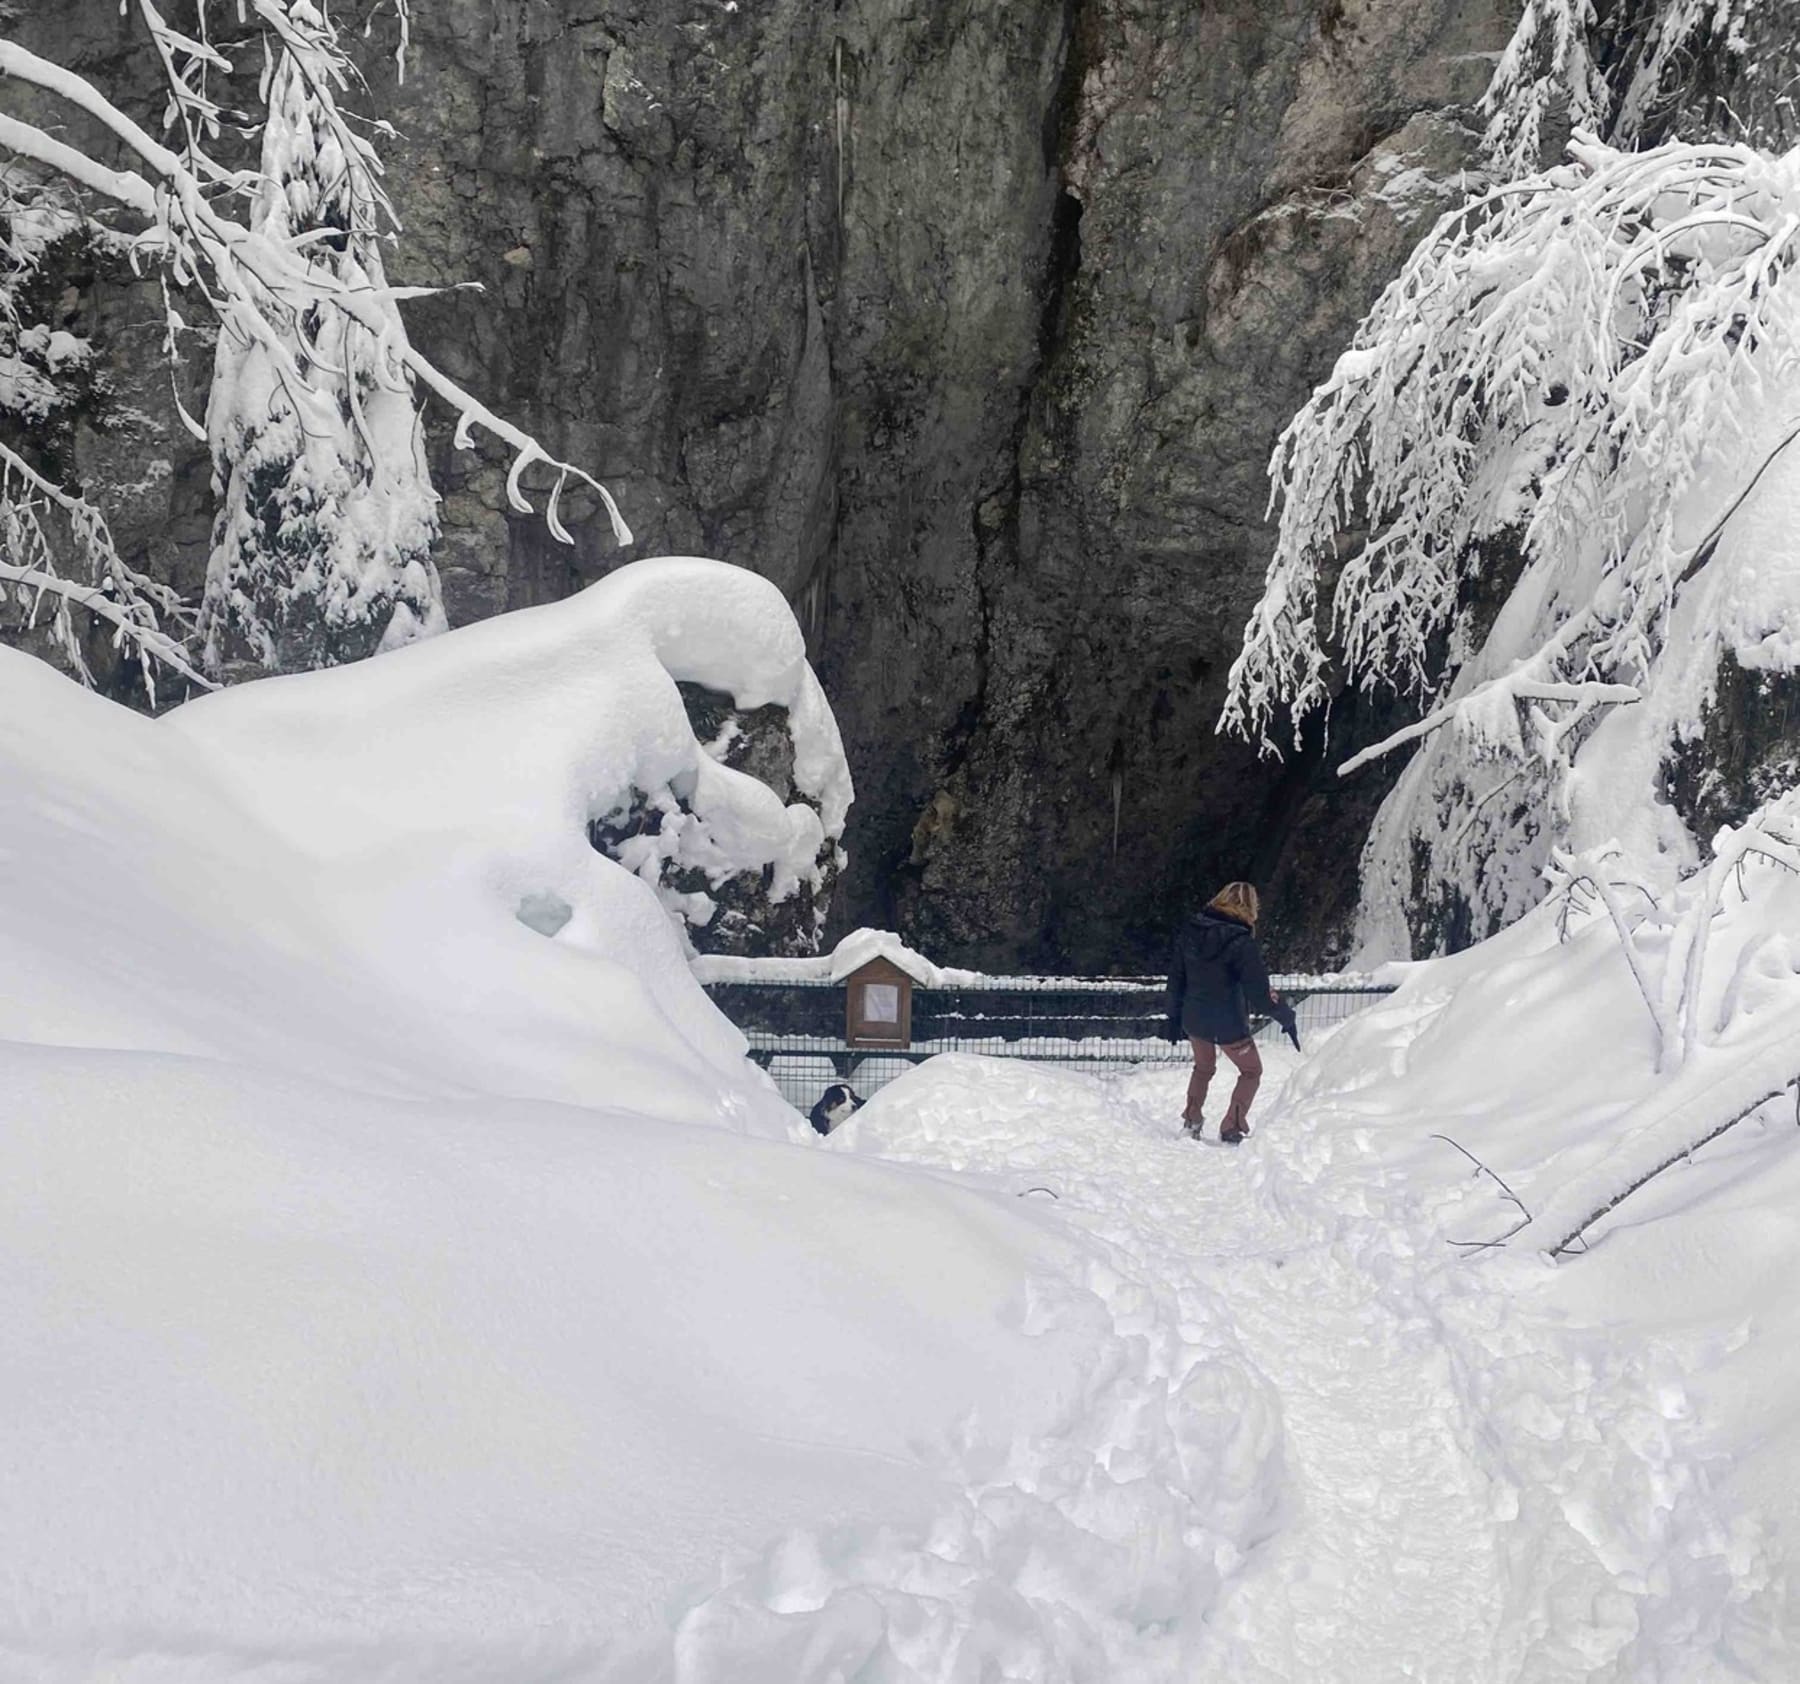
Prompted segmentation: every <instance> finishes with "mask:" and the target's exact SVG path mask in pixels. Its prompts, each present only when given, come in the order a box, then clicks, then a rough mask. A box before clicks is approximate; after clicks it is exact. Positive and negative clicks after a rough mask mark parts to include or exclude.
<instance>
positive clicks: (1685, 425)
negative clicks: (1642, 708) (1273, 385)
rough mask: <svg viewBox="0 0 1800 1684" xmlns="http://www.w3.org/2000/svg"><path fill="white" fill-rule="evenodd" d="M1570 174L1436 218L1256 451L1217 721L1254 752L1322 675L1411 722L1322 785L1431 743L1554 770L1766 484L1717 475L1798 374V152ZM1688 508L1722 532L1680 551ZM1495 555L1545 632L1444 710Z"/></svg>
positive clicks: (1578, 158) (1734, 153) (1614, 163)
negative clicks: (1354, 686) (1708, 509)
mask: <svg viewBox="0 0 1800 1684" xmlns="http://www.w3.org/2000/svg"><path fill="white" fill-rule="evenodd" d="M1571 152H1572V158H1571V162H1570V163H1568V164H1566V165H1564V166H1562V167H1561V168H1558V169H1555V170H1551V171H1549V172H1546V173H1545V174H1543V175H1541V176H1538V177H1534V178H1532V179H1531V180H1529V181H1525V182H1516V183H1510V184H1508V185H1506V186H1505V187H1501V188H1496V189H1494V190H1492V191H1491V192H1489V193H1487V194H1484V195H1482V196H1481V197H1480V198H1478V199H1476V200H1474V201H1473V202H1472V203H1470V204H1468V205H1465V206H1463V207H1461V208H1459V209H1458V210H1456V211H1453V212H1451V213H1450V214H1448V215H1447V216H1445V217H1444V218H1443V219H1442V220H1441V221H1440V222H1439V224H1438V225H1437V227H1436V229H1435V230H1434V231H1433V233H1432V234H1431V235H1430V236H1429V237H1428V238H1427V239H1426V240H1425V241H1424V242H1423V243H1422V244H1421V246H1420V248H1419V249H1418V250H1417V251H1416V252H1415V253H1414V254H1413V256H1412V258H1411V259H1410V260H1409V261H1408V263H1407V265H1406V267H1405V268H1404V269H1403V270H1402V272H1401V274H1400V275H1399V276H1398V277H1397V278H1396V279H1395V281H1394V282H1393V283H1392V285H1391V286H1389V288H1388V289H1387V291H1386V292H1385V293H1384V294H1383V295H1382V297H1381V299H1380V300H1379V301H1378V302H1377V304H1376V306H1375V308H1374V309H1373V310H1372V311H1371V313H1370V315H1369V317H1368V319H1367V320H1366V321H1365V322H1364V323H1363V325H1362V327H1361V329H1360V330H1359V331H1358V333H1357V335H1356V338H1355V340H1354V342H1353V343H1352V345H1351V347H1350V349H1349V350H1348V351H1346V352H1345V354H1344V355H1343V356H1342V357H1341V358H1340V359H1339V361H1338V364H1337V366H1336V368H1335V369H1334V370H1333V372H1332V374H1331V376H1330V378H1329V379H1328V380H1326V381H1325V382H1324V384H1323V385H1321V386H1320V387H1319V389H1318V391H1316V392H1315V393H1314V394H1313V396H1312V398H1311V400H1310V401H1309V402H1308V403H1307V405H1306V406H1305V408H1304V409H1302V410H1301V411H1300V413H1299V414H1298V415H1297V416H1295V418H1294V420H1293V422H1292V423H1291V424H1290V425H1289V427H1288V428H1287V430H1286V431H1285V432H1284V433H1283V435H1282V437H1281V440H1280V442H1279V443H1278V445H1277V447H1276V450H1275V454H1274V458H1273V460H1272V462H1271V464H1270V477H1271V481H1272V486H1273V491H1272V502H1273V504H1275V505H1277V506H1279V508H1280V529H1279V535H1278V539H1277V545H1276V552H1275V557H1274V560H1273V561H1272V563H1271V565H1270V568H1269V573H1268V578H1267V581H1266V585H1265V590H1264V594H1263V597H1262V600H1261V601H1260V602H1259V603H1258V605H1257V607H1256V609H1255V610H1254V611H1253V613H1252V615H1251V618H1250V621H1249V623H1248V625H1247V626H1246V628H1245V637H1244V647H1243V651H1242V653H1241V654H1240V655H1239V657H1238V660H1237V662H1236V663H1235V665H1234V666H1233V668H1232V672H1231V680H1230V693H1229V697H1228V701H1227V704H1226V707H1225V711H1224V715H1223V718H1222V721H1221V723H1222V725H1223V727H1224V728H1226V729H1230V730H1235V731H1237V732H1240V733H1241V734H1243V735H1246V736H1249V737H1251V738H1253V739H1255V740H1258V741H1259V742H1260V743H1261V744H1262V746H1263V747H1264V749H1265V751H1267V752H1278V750H1277V748H1276V740H1275V733H1276V730H1277V728H1278V726H1279V725H1280V724H1281V722H1282V721H1283V720H1284V719H1287V720H1292V721H1293V722H1294V726H1295V729H1296V730H1297V729H1298V724H1299V721H1300V720H1301V719H1303V718H1304V717H1305V715H1307V714H1308V713H1310V712H1313V711H1316V710H1318V709H1320V708H1322V707H1323V706H1325V705H1326V704H1327V702H1328V701H1329V698H1330V695H1331V692H1332V689H1333V688H1334V685H1335V683H1336V682H1337V680H1336V677H1335V675H1336V673H1337V671H1338V670H1339V668H1340V667H1341V668H1343V669H1345V670H1346V671H1347V673H1348V675H1349V677H1350V678H1351V679H1352V681H1353V682H1356V683H1358V684H1359V685H1360V686H1361V687H1362V688H1364V689H1366V690H1370V689H1374V688H1377V687H1386V688H1391V689H1393V690H1396V691H1399V692H1401V693H1410V694H1413V695H1416V696H1419V697H1421V698H1422V699H1426V700H1430V701H1432V702H1433V705H1432V706H1431V707H1430V708H1428V710H1427V713H1426V716H1425V717H1424V718H1423V719H1421V720H1420V722H1419V723H1418V724H1416V725H1413V726H1409V727H1407V728H1406V729H1405V730H1403V731H1402V732H1400V733H1397V734H1396V735H1395V736H1394V737H1392V738H1390V739H1389V740H1388V741H1387V742H1386V743H1384V744H1381V745H1378V747H1377V748H1375V749H1372V750H1369V751H1366V752H1365V753H1364V754H1362V755H1360V756H1358V757H1357V758H1356V759H1355V760H1352V761H1351V762H1349V763H1348V764H1347V765H1346V767H1345V768H1344V769H1345V770H1350V769H1352V768H1353V767H1355V766H1357V765H1361V764H1365V763H1366V762H1367V761H1368V760H1369V759H1370V758H1373V757H1374V756H1375V755H1377V754H1381V753H1385V752H1387V751H1389V750H1391V749H1393V748H1396V747H1400V746H1402V745H1404V744H1406V743H1409V742H1413V741H1416V740H1418V739H1419V738H1420V737H1423V736H1426V735H1429V734H1430V733H1432V732H1434V731H1436V730H1439V729H1441V728H1444V727H1446V726H1448V727H1452V728H1454V729H1456V730H1457V731H1458V732H1460V733H1467V734H1469V735H1471V736H1472V737H1473V738H1474V739H1476V741H1475V745H1474V746H1475V747H1476V749H1477V751H1478V752H1491V753H1497V754H1502V755H1513V756H1515V757H1516V756H1518V755H1520V754H1534V755H1537V756H1538V757H1540V758H1542V759H1544V760H1545V762H1546V764H1547V766H1549V767H1550V768H1551V770H1552V772H1553V774H1554V773H1556V772H1558V770H1559V769H1560V770H1561V771H1566V753H1565V750H1566V747H1567V745H1568V743H1569V742H1571V741H1573V740H1576V739H1577V738H1578V736H1579V733H1580V728H1581V727H1582V726H1583V725H1584V724H1585V723H1586V722H1587V721H1588V720H1590V719H1591V718H1592V717H1593V715H1594V714H1595V713H1596V712H1597V711H1598V710H1601V709H1604V708H1606V707H1609V706H1612V705H1614V704H1617V703H1620V702H1626V701H1629V700H1631V699H1633V698H1634V696H1635V695H1636V694H1637V692H1638V690H1639V688H1640V687H1641V685H1642V684H1643V683H1644V681H1645V679H1646V678H1647V676H1648V674H1649V672H1650V670H1651V669H1652V667H1653V666H1654V664H1655V663H1656V661H1657V659H1658V657H1659V654H1660V650H1661V643H1662V637H1663V632H1664V627H1665V624H1666V620H1667V616H1668V613H1669V610H1670V607H1671V605H1672V603H1673V600H1674V596H1675V592H1676V591H1677V589H1678V588H1679V586H1680V584H1681V583H1682V581H1683V580H1684V578H1689V577H1692V575H1693V573H1694V572H1695V571H1697V570H1698V568H1699V567H1701V566H1704V564H1705V561H1706V559H1707V558H1708V557H1709V556H1710V554H1711V550H1712V548H1713V547H1714V546H1715V545H1716V542H1717V538H1718V535H1719V531H1720V530H1722V526H1723V522H1724V521H1725V520H1728V519H1729V518H1730V515H1731V513H1733V512H1734V511H1735V510H1736V509H1737V508H1738V507H1741V506H1742V503H1743V501H1744V499H1745V497H1746V496H1747V494H1748V491H1749V488H1750V486H1751V485H1752V484H1753V483H1754V481H1755V480H1756V478H1757V477H1758V476H1759V475H1760V474H1761V473H1762V471H1763V469H1764V467H1766V461H1764V460H1763V459H1760V458H1758V459H1752V460H1750V461H1747V462H1744V463H1742V464H1741V465H1738V466H1737V467H1736V468H1735V469H1734V468H1732V467H1730V466H1727V463H1728V461H1729V454H1730V450H1731V446H1732V441H1733V440H1734V439H1735V438H1736V437H1737V436H1738V432H1739V416H1740V414H1741V413H1743V412H1745V411H1746V410H1748V409H1749V408H1750V407H1751V402H1752V400H1754V399H1756V398H1758V397H1760V395H1761V394H1762V392H1763V391H1764V390H1765V389H1773V387H1774V386H1775V384H1776V383H1778V382H1781V381H1784V380H1786V379H1787V378H1789V377H1790V376H1791V375H1792V374H1793V373H1794V371H1795V368H1796V362H1797V352H1800V347H1797V346H1796V343H1795V335H1794V334H1793V332H1792V331H1791V323H1790V321H1789V320H1788V319H1786V318H1785V317H1784V315H1783V314H1782V312H1784V311H1791V309H1792V301H1791V299H1790V298H1789V297H1788V296H1787V289H1786V287H1785V283H1786V282H1787V281H1788V279H1789V277H1790V276H1791V275H1792V273H1793V270H1794V266H1795V262H1796V257H1797V255H1800V157H1797V156H1789V157H1785V158H1780V159H1772V158H1768V157H1765V156H1764V155H1762V154H1760V153H1758V152H1756V151H1754V150H1753V149H1751V148H1748V147H1741V146H1732V145H1724V144H1718V145H1707V146H1686V145H1669V146H1663V147H1658V148H1656V149H1654V150H1652V151H1649V152H1645V153H1638V154H1627V153H1621V152H1617V151H1614V150H1612V149H1610V148H1608V147H1605V146H1602V145H1600V144H1599V143H1598V142H1595V141H1593V140H1591V139H1585V138H1579V139H1578V140H1577V142H1576V143H1575V144H1574V145H1573V147H1572V148H1571ZM1783 442H1784V444H1785V442H1786V441H1783ZM1777 448H1778V449H1779V448H1781V447H1780V446H1778V447H1777ZM1715 485H1716V486H1721V487H1723V492H1724V494H1723V495H1716V496H1714V499H1713V508H1714V509H1717V508H1719V507H1720V505H1723V513H1722V514H1719V515H1718V518H1717V519H1716V520H1714V521H1713V522H1712V529H1711V530H1710V531H1709V532H1708V533H1707V534H1706V535H1705V536H1704V537H1703V538H1701V539H1700V540H1698V541H1687V540H1686V539H1685V534H1684V523H1686V522H1687V521H1689V520H1691V503H1690V500H1691V499H1693V498H1694V497H1695V495H1696V493H1697V492H1703V491H1709V490H1710V488H1711V487H1713V486H1715ZM1359 533H1360V534H1365V535H1366V536H1363V537H1361V538H1360V539H1359V538H1358V537H1357V536H1356V535H1357V534H1359ZM1506 549H1514V550H1519V549H1522V550H1523V552H1524V556H1525V561H1526V572H1525V578H1524V581H1523V582H1522V585H1521V589H1524V588H1526V587H1529V589H1530V591H1531V593H1532V595H1533V597H1534V599H1535V600H1537V601H1540V602H1542V603H1543V604H1545V605H1547V606H1552V607H1553V606H1554V605H1556V604H1562V605H1564V606H1563V608H1562V613H1561V616H1560V618H1561V624H1560V625H1559V626H1557V627H1556V629H1555V631H1554V632H1553V633H1552V635H1551V636H1550V637H1549V638H1548V639H1547V641H1545V642H1544V643H1543V644H1542V645H1541V646H1540V648H1539V649H1538V651H1537V653H1536V654H1534V655H1533V656H1531V657H1530V658H1528V659H1526V660H1523V661H1519V662H1516V663H1514V664H1513V665H1512V667H1511V668H1510V669H1509V670H1508V671H1507V672H1506V673H1504V674H1501V675H1497V676H1492V677H1489V678H1487V679H1485V680H1484V681H1482V682H1480V683H1478V684H1476V685H1475V686H1474V687H1473V688H1470V689H1467V690H1466V693H1462V694H1458V693H1457V690H1456V688H1455V680H1456V677H1457V673H1458V671H1459V670H1460V667H1461V665H1462V664H1463V663H1464V662H1466V661H1467V660H1468V659H1469V658H1470V657H1471V655H1472V654H1473V653H1474V652H1475V650H1476V647H1477V645H1476V644H1475V643H1474V642H1473V641H1472V639H1471V638H1470V637H1469V636H1468V635H1467V631H1466V627H1467V622H1468V620H1469V618H1470V615H1471V606H1470V604H1471V597H1472V595H1473V592H1472V590H1471V587H1472V586H1473V585H1474V583H1475V582H1476V581H1477V580H1478V579H1479V578H1480V577H1481V575H1482V573H1483V572H1484V570H1485V569H1486V568H1487V567H1488V566H1490V565H1491V564H1492V563H1491V561H1490V553H1489V552H1490V551H1495V550H1500V551H1504V550H1506ZM1333 573H1335V575H1336V577H1335V581H1334V583H1333V586H1332V590H1331V596H1330V607H1329V613H1328V614H1326V613H1325V611H1324V610H1323V608H1322V606H1321V601H1320V598H1321V594H1322V585H1323V581H1324V580H1325V579H1327V578H1330V577H1331V576H1332V575H1333ZM1553 623H1554V622H1553ZM1577 632H1578V633H1579V635H1576V633H1577ZM1555 781H1556V778H1555V776H1553V778H1552V782H1553V783H1554V782H1555Z"/></svg>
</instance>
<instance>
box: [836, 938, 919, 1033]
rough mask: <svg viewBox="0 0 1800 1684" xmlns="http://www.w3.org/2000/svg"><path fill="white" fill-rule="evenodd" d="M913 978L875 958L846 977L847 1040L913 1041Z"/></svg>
mask: <svg viewBox="0 0 1800 1684" xmlns="http://www.w3.org/2000/svg"><path fill="white" fill-rule="evenodd" d="M912 992H913V979H912V978H911V977H910V976H908V975H907V973H906V972H905V971H903V970H902V969H901V968H900V967H899V966H898V965H896V964H895V963H894V962H893V960H891V959H884V958H879V957H878V958H874V959H870V960H868V961H867V962H866V963H864V964H861V965H858V966H857V967H856V969H855V970H853V971H851V972H850V973H849V975H848V976H846V977H845V978H844V1040H845V1041H846V1042H847V1043H848V1044H849V1045H850V1046H852V1047H900V1048H905V1047H910V1046H911V1045H912Z"/></svg>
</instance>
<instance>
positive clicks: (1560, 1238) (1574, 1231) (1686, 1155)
mask: <svg viewBox="0 0 1800 1684" xmlns="http://www.w3.org/2000/svg"><path fill="white" fill-rule="evenodd" d="M1790 1089H1792V1090H1793V1092H1794V1095H1795V1120H1796V1121H1797V1122H1800V1076H1795V1077H1793V1078H1791V1079H1790V1080H1788V1081H1785V1082H1783V1083H1782V1084H1781V1085H1780V1086H1779V1087H1775V1088H1771V1089H1770V1090H1769V1091H1768V1092H1767V1093H1763V1094H1759V1095H1758V1096H1757V1097H1756V1098H1755V1099H1753V1100H1751V1101H1750V1103H1749V1104H1748V1105H1744V1106H1742V1107H1740V1108H1739V1109H1738V1110H1736V1111H1734V1112H1733V1113H1732V1114H1731V1115H1730V1116H1729V1117H1727V1118H1726V1119H1725V1121H1724V1122H1722V1123H1720V1124H1718V1125H1717V1126H1716V1127H1714V1128H1711V1129H1708V1130H1707V1132H1706V1133H1705V1134H1703V1135H1701V1136H1700V1138H1699V1139H1698V1140H1690V1141H1688V1142H1687V1143H1686V1144H1685V1145H1683V1146H1681V1147H1680V1148H1678V1149H1677V1150H1675V1151H1672V1152H1670V1153H1669V1155H1668V1156H1667V1157H1666V1158H1664V1159H1663V1160H1662V1161H1661V1162H1660V1163H1658V1164H1656V1165H1655V1166H1654V1167H1653V1168H1651V1169H1648V1170H1646V1171H1645V1172H1644V1173H1643V1174H1642V1175H1640V1176H1638V1177H1637V1178H1636V1179H1635V1180H1634V1181H1632V1182H1631V1183H1630V1184H1629V1185H1628V1186H1625V1187H1622V1188H1621V1189H1620V1190H1619V1191H1618V1192H1617V1193H1615V1194H1614V1195H1613V1196H1612V1197H1611V1198H1610V1199H1608V1200H1607V1201H1606V1202H1605V1203H1604V1204H1602V1205H1600V1206H1598V1207H1597V1208H1595V1209H1594V1210H1591V1211H1589V1212H1588V1214H1587V1215H1586V1216H1584V1217H1582V1219H1581V1220H1580V1221H1579V1222H1577V1223H1575V1224H1574V1225H1573V1226H1572V1227H1568V1228H1566V1229H1565V1230H1564V1231H1562V1232H1559V1233H1558V1234H1557V1235H1556V1236H1555V1237H1554V1238H1552V1239H1549V1240H1547V1241H1546V1242H1545V1243H1544V1244H1543V1246H1542V1247H1541V1249H1542V1250H1544V1251H1546V1252H1548V1253H1549V1254H1550V1255H1551V1256H1552V1257H1557V1256H1560V1255H1561V1254H1562V1253H1563V1252H1565V1251H1567V1250H1568V1249H1569V1248H1570V1247H1571V1246H1572V1245H1574V1244H1576V1243H1577V1242H1579V1243H1580V1245H1581V1249H1582V1250H1583V1251H1586V1250H1587V1242H1586V1240H1585V1239H1583V1238H1582V1236H1583V1235H1584V1234H1585V1233H1586V1232H1587V1231H1588V1229H1590V1228H1591V1227H1593V1225H1594V1224H1595V1223H1596V1222H1598V1221H1599V1220H1600V1218H1601V1217H1603V1216H1605V1215H1607V1214H1608V1213H1609V1212H1611V1211H1614V1210H1617V1209H1618V1207H1619V1206H1620V1205H1621V1204H1623V1203H1624V1202H1625V1201H1626V1200H1627V1199H1628V1198H1630V1197H1631V1195H1632V1194H1633V1193H1635V1192H1636V1191H1637V1190H1638V1189H1639V1188H1640V1187H1643V1186H1645V1185H1647V1184H1648V1183H1649V1182H1651V1181H1654V1180H1655V1179H1656V1178H1657V1176H1659V1175H1661V1174H1662V1172H1663V1171H1664V1170H1666V1169H1672V1168H1673V1167H1674V1166H1675V1165H1676V1164H1679V1163H1684V1162H1691V1161H1692V1159H1693V1156H1694V1154H1695V1153H1696V1152H1698V1151H1699V1150H1700V1148H1701V1147H1702V1146H1705V1145H1707V1144H1709V1143H1710V1142H1711V1141H1714V1140H1717V1139H1718V1138H1719V1136H1720V1135H1722V1134H1724V1133H1725V1132H1726V1131H1727V1130H1729V1129H1734V1128H1736V1127H1737V1126H1738V1124H1739V1123H1741V1122H1743V1121H1744V1120H1745V1119H1746V1118H1747V1117H1753V1116H1755V1115H1756V1113H1757V1112H1758V1111H1760V1110H1761V1109H1762V1108H1763V1106H1765V1105H1767V1104H1768V1103H1769V1101H1770V1100H1772V1099H1779V1098H1780V1097H1781V1096H1782V1095H1783V1094H1784V1093H1786V1092H1788V1091H1789V1090H1790ZM1519 1231H1520V1230H1518V1229H1515V1230H1514V1232H1515V1233H1517V1232H1519Z"/></svg>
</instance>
